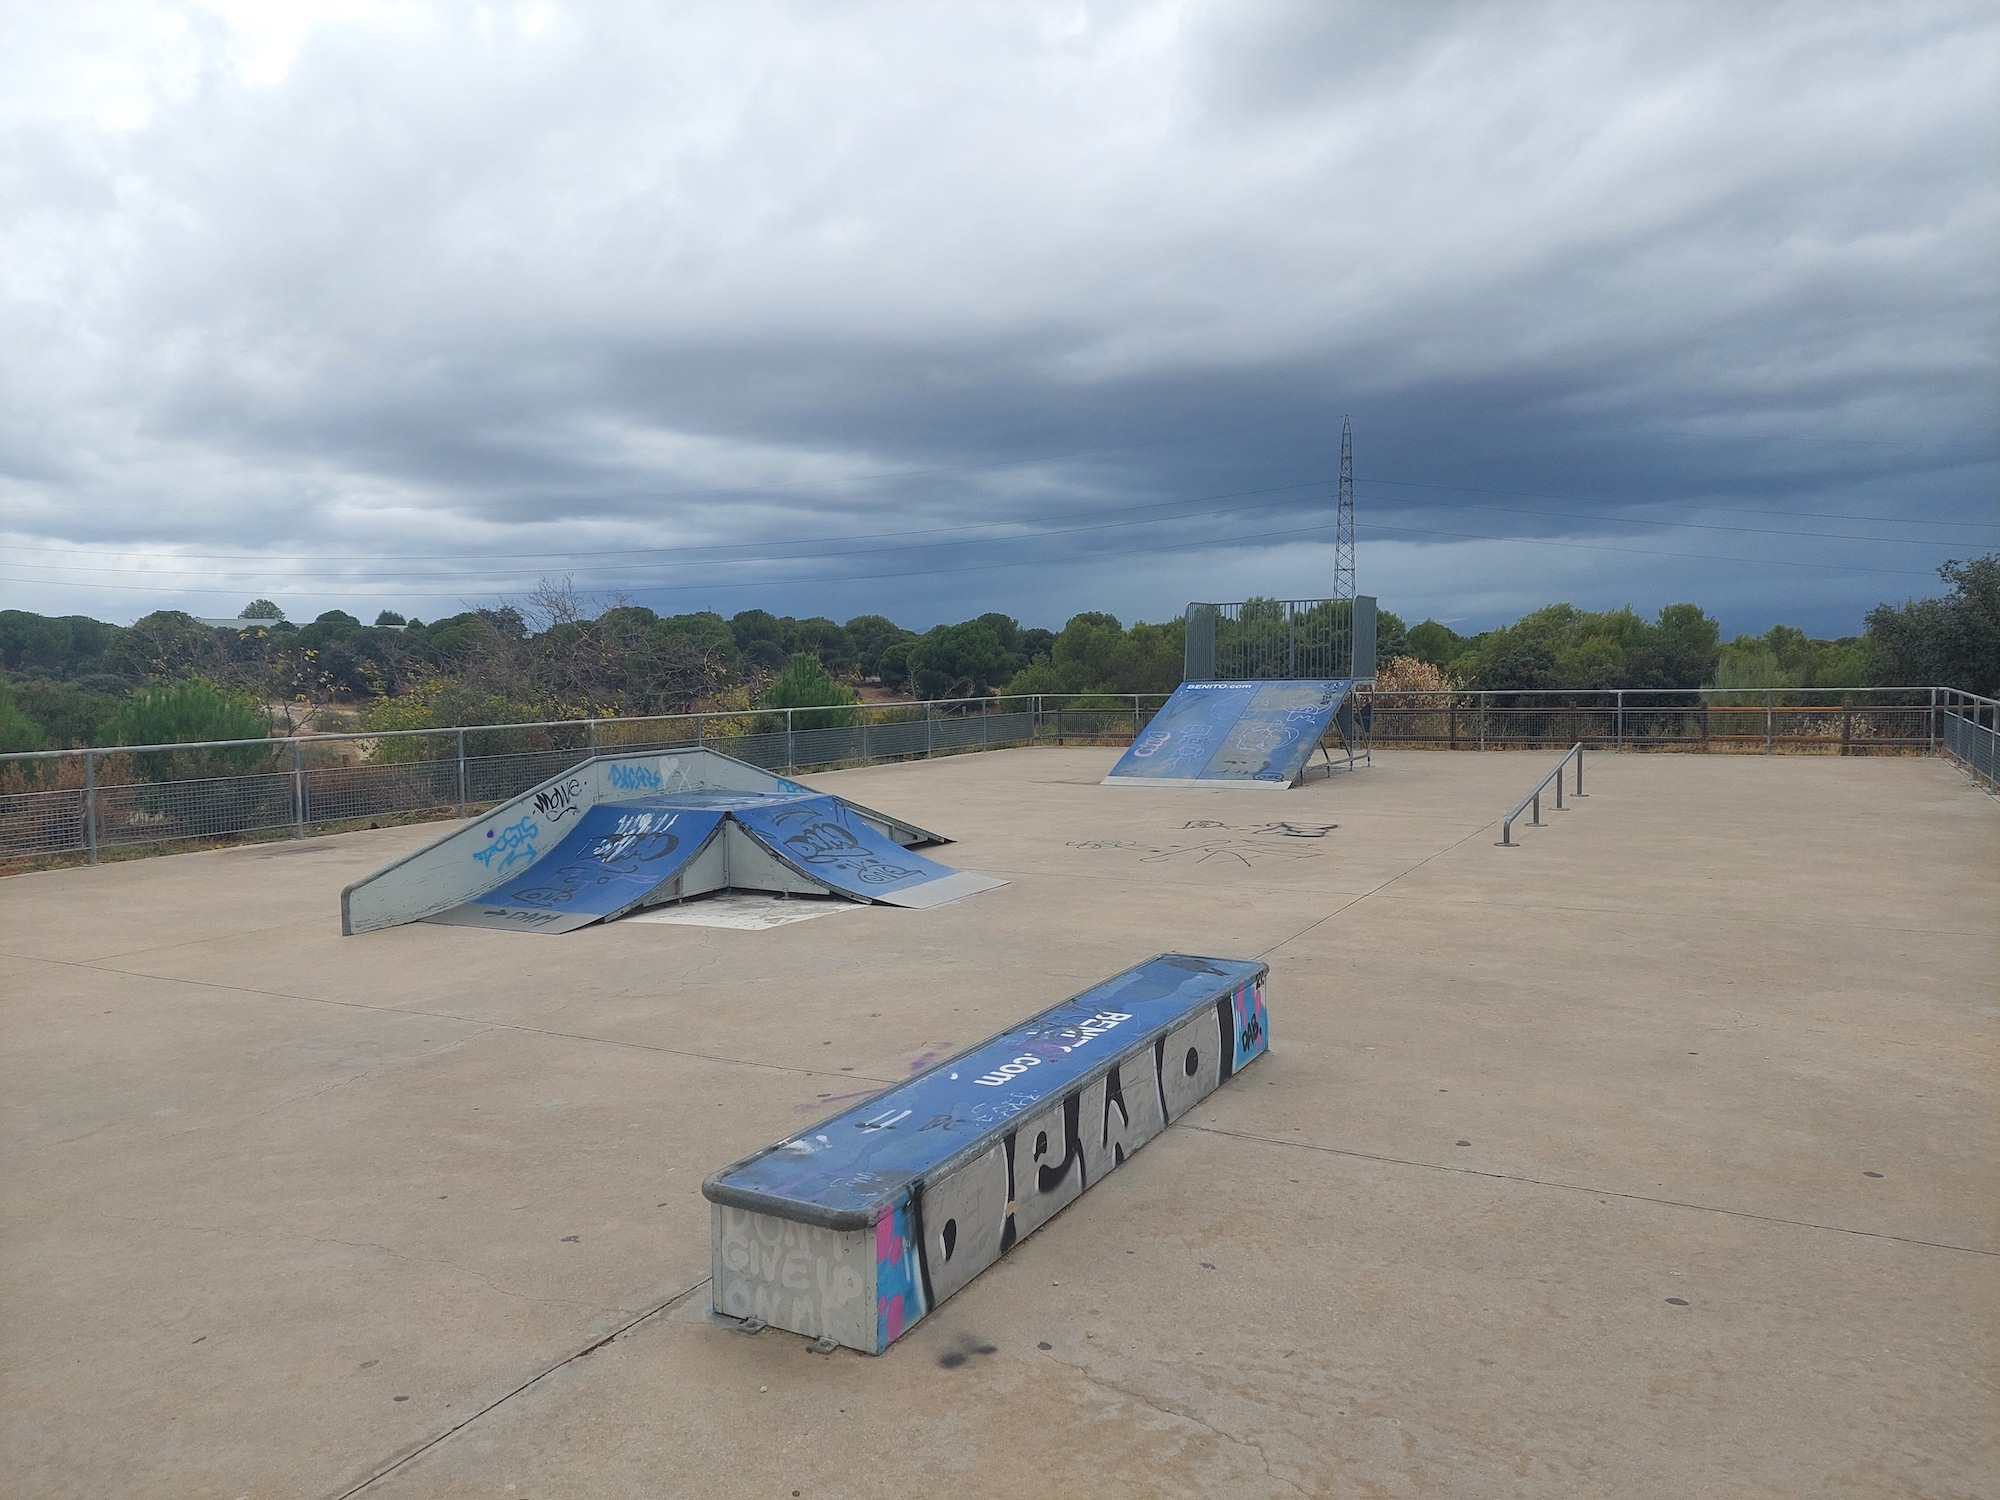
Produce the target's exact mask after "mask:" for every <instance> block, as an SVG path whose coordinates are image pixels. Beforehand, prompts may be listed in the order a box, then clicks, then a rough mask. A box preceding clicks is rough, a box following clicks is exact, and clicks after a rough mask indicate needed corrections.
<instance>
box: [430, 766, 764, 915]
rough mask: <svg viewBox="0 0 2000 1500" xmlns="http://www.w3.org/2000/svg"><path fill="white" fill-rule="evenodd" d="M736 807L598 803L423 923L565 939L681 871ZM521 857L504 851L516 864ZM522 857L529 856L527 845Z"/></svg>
mask: <svg viewBox="0 0 2000 1500" xmlns="http://www.w3.org/2000/svg"><path fill="white" fill-rule="evenodd" d="M749 795H752V796H754V795H755V794H749ZM733 800H735V799H731V798H728V797H727V796H726V794H725V796H724V797H717V796H715V795H713V794H710V795H707V796H703V795H701V794H698V793H697V794H693V795H680V796H663V797H650V798H644V799H639V800H635V801H631V802H601V803H599V804H598V805H597V806H595V807H593V808H591V809H590V810H589V811H588V812H586V813H584V814H583V815H582V816H581V817H580V818H579V819H578V820H577V823H576V826H575V827H573V828H572V829H570V831H569V832H568V833H567V834H565V835H563V837H562V839H561V841H560V842H558V843H557V844H556V845H555V846H554V847H553V848H551V849H550V850H549V851H548V853H546V854H544V855H542V856H541V857H540V858H538V859H536V860H535V861H534V863H532V864H530V865H529V866H527V868H525V869H521V870H518V872H517V873H515V874H512V875H510V876H508V877H507V878H506V879H504V880H503V881H501V882H500V884H498V885H496V886H495V887H494V888H493V889H492V890H490V891H488V892H486V893H485V894H484V895H483V896H481V897H480V898H479V899H478V900H476V901H468V902H466V903H465V904H464V905H462V906H455V907H453V908H452V909H451V910H449V911H443V912H439V913H438V914H437V915H436V916H434V917H430V918H428V919H427V920H429V921H432V922H443V923H446V924H448V925H450V926H454V927H512V928H516V929H519V930H522V931H530V932H570V931H573V930H574V929H576V928H578V927H587V926H589V925H590V924H591V923H592V922H602V921H606V920H608V919H609V918H612V917H618V916H623V915H624V914H625V913H626V912H628V911H630V910H631V909H632V908H633V907H635V906H638V905H640V904H641V903H642V902H643V901H644V900H645V899H646V897H647V896H648V895H650V894H651V893H652V892H653V891H654V890H655V889H657V888H658V887H659V886H660V885H662V884H663V883H665V882H666V881H669V880H672V879H673V878H674V876H675V875H677V874H679V873H680V872H681V870H683V869H684V868H686V866H687V864H688V862H689V861H690V860H692V859H693V858H694V857H695V855H696V854H698V853H699V852H700V851H701V848H702V846H703V845H704V844H706V843H707V842H708V841H709V839H711V838H712V837H714V836H715V833H716V830H717V829H718V828H720V827H721V826H722V820H723V818H724V816H725V815H726V812H725V809H724V808H723V807H722V806H718V805H717V804H718V803H721V802H725V801H733ZM701 804H706V805H701ZM538 831H539V830H538ZM518 852H519V851H517V850H514V849H510V850H508V851H506V853H507V855H508V857H509V858H510V859H515V860H518ZM526 852H527V853H529V854H530V855H532V854H533V853H534V850H533V847H532V845H530V846H527V850H526ZM502 868H505V867H504V865H503V866H502Z"/></svg>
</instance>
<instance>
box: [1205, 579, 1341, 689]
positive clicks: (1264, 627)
mask: <svg viewBox="0 0 2000 1500" xmlns="http://www.w3.org/2000/svg"><path fill="white" fill-rule="evenodd" d="M1374 675H1375V601H1374V599H1373V598H1371V597H1370V596H1368V595H1366V594H1362V595H1360V596H1358V597H1356V598H1354V599H1352V600H1348V599H1245V600H1242V601H1240V602H1238V603H1234V604H1204V603H1195V604H1190V605H1189V606H1188V607H1187V633H1186V644H1185V646H1184V648H1183V656H1182V666H1181V680H1182V681H1183V682H1285V681H1294V680H1298V679H1302V678H1307V679H1318V680H1326V679H1330V678H1349V679H1352V680H1353V681H1355V682H1366V681H1368V680H1370V679H1371V678H1373V677H1374Z"/></svg>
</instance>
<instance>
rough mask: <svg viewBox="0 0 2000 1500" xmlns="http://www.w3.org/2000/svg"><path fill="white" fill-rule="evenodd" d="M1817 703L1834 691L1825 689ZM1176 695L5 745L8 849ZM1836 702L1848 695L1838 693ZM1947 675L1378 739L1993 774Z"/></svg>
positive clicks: (250, 823) (3, 835)
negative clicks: (1898, 759)
mask: <svg viewBox="0 0 2000 1500" xmlns="http://www.w3.org/2000/svg"><path fill="white" fill-rule="evenodd" d="M1815 698H1817V700H1818V701H1814V700H1815ZM1166 699H1167V695H1166V694H1164V693H1139V694H1091V695H1078V696H1071V697H1055V696H1047V695H1045V696H1039V697H1033V698H991V699H972V700H951V701H939V702H931V703H897V704H876V705H864V706H860V707H856V708H836V709H792V710H762V711H747V712H739V713H733V714H731V713H721V714H676V715H660V716H655V717H648V718H631V719H594V720H578V721H563V722H554V723H541V724H496V725H477V726H467V727H466V728H463V729H435V730H403V731H398V732H395V733H390V734H381V735H365V734H353V735H313V736H308V737H305V738H299V739H273V740H251V741H240V740H239V741H227V742H218V743H211V744H198V745H172V746H145V747H138V748H133V749H106V750H63V751H43V752H40V753H35V754H25V755H10V756H0V862H6V861H17V860H24V859H37V858H46V857H71V856H77V855H82V856H85V857H87V858H89V859H91V860H93V861H94V860H96V859H97V858H98V857H99V856H100V855H101V854H102V853H104V852H106V851H112V850H126V851H132V850H137V849H159V850H164V849H167V848H171V847H174V846H177V845H182V844H185V843H187V842H190V841H202V840H219V839H239V838H243V837H258V836H272V835H281V834H283V833H286V832H289V833H290V834H292V835H294V836H296V837H300V838H303V837H304V836H305V835H306V834H307V833H308V832H311V831H315V830H317V831H329V830H335V829H339V828H343V827H351V826H362V825H366V824H368V823H371V822H373V823H379V822H381V821H383V820H385V819H389V820H395V819H408V818H422V817H440V816H466V815H469V814H470V813H472V812H474V811H477V810H480V809H483V808H485V807H488V806H491V805H493V804H494V803H497V802H503V801H505V800H506V799H508V798H509V797H514V796H518V795H519V794H520V793H522V792H524V791H526V790H528V789H529V788H530V787H533V786H535V785H537V784H539V783H540V782H543V781H546V780H548V779H549V778H550V777H553V776H555V775H557V774H559V773H561V772H562V771H565V770H567V769H569V768H570V767H571V766H574V765H576V764H578V763H579V762H581V761H584V760H586V759H588V758H589V757H591V756H592V755H597V754H602V753H620V754H630V753H634V752H647V751H667V750H679V749H688V748H693V747H696V746H708V747H711V748H713V749H716V750H719V751H721V752H722V753H724V754H726V755H732V756H735V757H736V758H737V759H739V760H744V761H748V762H750V763H751V764H752V765H756V766H761V767H763V768H764V769H766V770H771V771H782V772H794V771H808V770H815V769H819V770H823V769H829V768H832V767H836V766H849V765H870V764H874V763H876V762H879V761H888V760H908V759H913V758H916V759H921V758H925V757H931V756H937V755H944V754H955V753H961V752H966V751H979V750H989V749H1002V748H1007V747H1012V746H1021V745H1122V744H1126V743H1129V742H1130V740H1131V739H1132V738H1133V736H1134V735H1136V734H1137V733H1138V731H1139V730H1140V729H1141V728H1143V727H1144V725H1145V724H1146V722H1147V720H1149V719H1150V718H1151V717H1152V715H1153V713H1154V712H1155V711H1157V709H1158V708H1159V706H1160V705H1161V704H1162V703H1164V702H1165V701H1166ZM1828 700H1833V701H1828ZM1996 710H2000V705H1996V704H1995V702H1994V701H1993V700H1992V699H1989V698H1977V697H1974V696H1973V695H1971V694H1966V693H1958V692H1955V691H1953V690H1951V689H1946V688H1935V689H1933V688H1915V689H1911V688H1886V689H1873V690H1862V689H1852V690H1849V689H1843V690H1841V691H1840V692H1839V694H1838V697H1837V699H1835V698H1834V695H1832V694H1829V693H1820V694H1817V695H1815V694H1812V693H1809V692H1805V691H1803V690H1773V691H1772V692H1768V693H1764V692H1746V691H1744V690H1741V689H1736V690H1728V691H1724V690H1715V691H1702V692H1677V691H1667V690H1661V691H1657V692H1654V691H1642V690H1636V689H1625V690H1622V691H1618V690H1608V691H1604V692H1596V693H1500V692H1463V691H1459V692H1374V693H1370V692H1367V691H1364V692H1363V693H1362V694H1361V696H1360V705H1359V714H1358V717H1359V718H1360V719H1361V721H1362V723H1363V726H1364V729H1365V730H1368V731H1372V740H1373V743H1374V745H1375V746H1377V747H1389V746H1402V747H1414V748H1428V749H1437V750H1511V749H1526V748H1545V747H1552V746H1553V747H1561V748H1567V747H1569V746H1571V745H1575V744H1584V745H1588V746H1590V747H1591V748H1593V749H1610V750H1621V749H1622V750H1697V751H1703V750H1705V751H1711V752H1720V751H1734V752H1749V753H1764V754H1825V755H1879V754H1917V755H1924V754H1939V753H1942V754H1945V755H1947V756H1949V757H1950V758H1951V759H1953V760H1954V761H1956V762H1957V763H1959V764H1961V765H1964V766H1965V767H1967V768H1968V769H1969V770H1971V771H1972V772H1973V773H1974V774H1976V775H1978V776H1980V777H1982V778H1983V779H1984V780H1985V781H1986V782H1988V784H1992V783H1993V782H1994V779H1995V775H1996V769H1995V760H1996V750H1995V746H1996V741H2000V717H1997V716H1996Z"/></svg>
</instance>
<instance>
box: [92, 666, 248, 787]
mask: <svg viewBox="0 0 2000 1500" xmlns="http://www.w3.org/2000/svg"><path fill="white" fill-rule="evenodd" d="M270 734H271V721H270V720H269V719H268V718H266V717H265V715H264V710H263V709H261V708H259V707H258V706H257V703H256V701H255V700H254V699H252V698H250V697H248V696H239V695H236V694H232V693H225V692H222V691H221V690H220V689H218V688H217V687H216V686H215V685H214V684H213V683H210V682H206V681H204V680H202V679H201V678H198V677H197V678H190V679H189V680H188V681H186V682H176V683H171V684H161V685H155V686H152V687H144V688H141V689H139V691H138V692H136V693H134V694H133V695H132V696H131V697H130V698H128V699H126V700H125V702H123V703H122V704H120V705H119V706H118V711H117V712H116V713H114V714H113V715H112V716H111V717H110V718H109V719H108V720H106V721H105V724H104V727H103V728H102V729H101V730H99V731H98V735H97V743H98V744H100V745H174V744H187V743H191V742H194V741H199V740H262V739H268V738H270ZM269 755H270V752H269V751H268V750H267V749H264V748H262V747H260V746H254V745H244V746H240V747H234V748H231V749H227V750H202V751H190V752H188V753H186V754H182V755H142V756H137V757H135V759H136V760H137V761H138V762H140V764H139V766H138V772H139V775H140V776H141V777H142V778H143V779H145V780H147V781H172V780H179V779H181V778H184V777H195V776H217V775H227V774H229V772H231V771H235V772H243V771H249V770H252V769H254V768H255V767H257V766H258V765H260V764H262V763H263V762H264V761H265V760H266V759H268V758H269Z"/></svg>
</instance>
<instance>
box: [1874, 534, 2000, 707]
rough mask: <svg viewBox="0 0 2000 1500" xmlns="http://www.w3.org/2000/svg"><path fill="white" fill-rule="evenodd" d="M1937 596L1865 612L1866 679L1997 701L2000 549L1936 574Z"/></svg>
mask: <svg viewBox="0 0 2000 1500" xmlns="http://www.w3.org/2000/svg"><path fill="white" fill-rule="evenodd" d="M1938 576H1939V577H1940V578H1942V579H1943V580H1944V581H1945V582H1946V583H1948V584H1950V585H1951V592H1950V593H1948V594H1946V595H1945V596H1944V597H1943V598H1941V599H1919V600H1913V601H1911V602H1909V603H1906V604H1903V605H1902V606H1900V607H1898V606H1896V605H1890V604H1878V605H1877V606H1876V607H1875V608H1874V609H1871V610H1870V611H1868V634H1867V636H1866V640H1867V644H1868V651H1869V656H1870V659H1871V662H1870V665H1871V675H1872V676H1873V678H1874V680H1875V681H1876V682H1878V683H1882V684H1885V685H1889V686H1896V687H1932V686H1935V687H1954V688H1959V689H1961V690H1962V691H1965V692H1968V693H1979V694H1981V695H1983V696H1985V697H1988V698H1994V697H2000V552H1989V553H1987V554H1986V555H1985V556H1984V557H1976V558H1974V559H1973V560H1972V561H1971V562H1959V561H1957V560H1956V559H1954V560H1952V561H1951V562H1948V563H1946V564H1945V565H1944V566H1943V567H1941V568H1939V569H1938Z"/></svg>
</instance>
